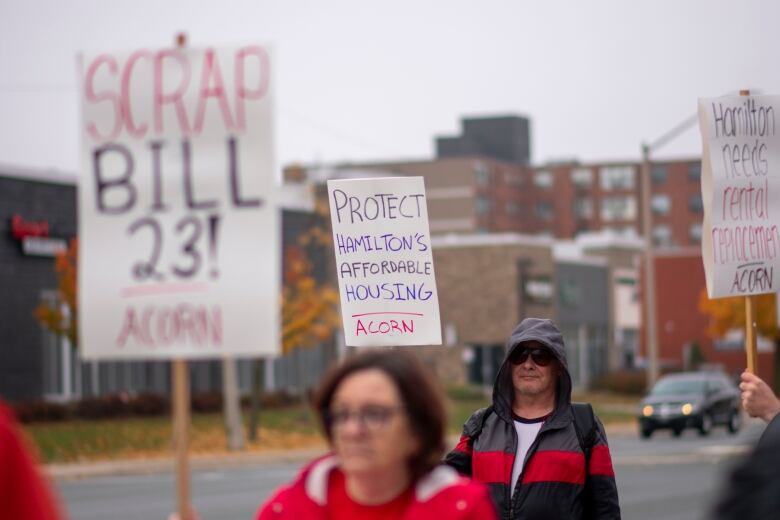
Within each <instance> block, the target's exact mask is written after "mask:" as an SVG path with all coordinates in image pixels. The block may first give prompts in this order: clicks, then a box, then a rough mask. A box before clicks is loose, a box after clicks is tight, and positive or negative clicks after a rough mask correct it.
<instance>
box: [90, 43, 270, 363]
mask: <svg viewBox="0 0 780 520" xmlns="http://www.w3.org/2000/svg"><path fill="white" fill-rule="evenodd" d="M80 80H81V84H80V98H81V108H82V127H81V133H82V160H83V172H82V175H81V178H80V181H79V237H80V241H79V244H80V251H79V319H80V322H79V327H80V338H81V341H80V343H81V353H82V355H83V357H85V358H88V359H115V358H125V359H141V358H200V357H221V356H223V355H227V354H230V355H263V354H272V353H276V351H277V350H278V343H279V335H278V327H279V325H278V320H279V317H278V314H279V295H280V288H279V285H280V253H279V245H278V242H279V237H278V235H279V230H278V227H279V224H278V215H277V211H278V209H277V207H276V204H275V201H274V198H273V197H274V190H275V182H274V175H273V162H272V155H271V153H272V133H271V119H272V113H271V106H272V99H271V93H272V89H271V83H272V81H271V80H272V71H271V56H270V54H269V51H268V49H266V48H264V47H260V46H246V47H241V48H235V49H214V48H200V49H198V48H192V49H190V48H187V49H161V50H146V49H143V50H136V51H134V52H126V53H103V54H95V55H86V56H83V57H82V59H81V77H80Z"/></svg>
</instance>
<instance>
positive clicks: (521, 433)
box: [510, 416, 547, 496]
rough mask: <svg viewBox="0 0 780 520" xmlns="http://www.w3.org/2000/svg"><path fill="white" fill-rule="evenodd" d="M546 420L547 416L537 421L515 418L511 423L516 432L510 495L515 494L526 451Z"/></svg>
mask: <svg viewBox="0 0 780 520" xmlns="http://www.w3.org/2000/svg"><path fill="white" fill-rule="evenodd" d="M546 419H547V416H544V417H539V418H538V419H524V418H522V417H517V416H515V417H514V420H513V421H512V422H513V423H514V425H515V431H516V432H517V453H515V462H514V464H512V495H514V494H515V485H516V484H517V479H518V477H519V476H520V473H522V471H523V464H524V463H525V456H526V455H527V454H528V449H529V448H530V447H531V444H533V443H534V440H535V439H536V436H537V435H538V434H539V430H541V429H542V425H543V424H544V421H545V420H546ZM510 496H511V495H510Z"/></svg>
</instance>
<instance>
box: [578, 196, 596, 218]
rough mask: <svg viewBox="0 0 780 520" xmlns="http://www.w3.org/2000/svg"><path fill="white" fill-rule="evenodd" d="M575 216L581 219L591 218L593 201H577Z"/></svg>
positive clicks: (579, 199)
mask: <svg viewBox="0 0 780 520" xmlns="http://www.w3.org/2000/svg"><path fill="white" fill-rule="evenodd" d="M574 216H575V217H577V218H581V219H587V218H591V217H592V216H593V201H592V200H590V199H588V198H584V197H580V198H578V199H575V200H574Z"/></svg>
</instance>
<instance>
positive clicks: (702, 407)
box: [638, 372, 742, 439]
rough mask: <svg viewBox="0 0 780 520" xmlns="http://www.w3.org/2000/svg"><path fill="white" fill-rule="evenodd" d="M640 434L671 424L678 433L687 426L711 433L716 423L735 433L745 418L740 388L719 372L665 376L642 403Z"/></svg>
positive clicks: (647, 433)
mask: <svg viewBox="0 0 780 520" xmlns="http://www.w3.org/2000/svg"><path fill="white" fill-rule="evenodd" d="M638 415H639V435H640V436H641V437H642V438H643V439H647V438H648V437H650V436H651V435H652V434H653V432H654V431H655V430H658V429H661V428H669V429H671V430H672V435H674V436H675V437H677V436H679V435H680V434H681V433H682V431H683V430H684V429H685V428H697V429H698V430H699V434H700V435H708V434H709V433H710V431H711V430H712V427H713V426H714V425H718V424H722V425H725V426H726V427H727V428H728V430H729V432H731V433H736V432H737V431H738V430H739V428H740V426H741V424H742V422H741V414H740V395H739V389H738V388H737V387H736V385H735V384H734V382H733V381H731V379H729V378H728V377H727V376H726V375H725V374H723V373H720V372H682V373H679V374H670V375H667V376H664V377H662V378H661V379H659V380H658V382H657V383H656V384H655V386H653V389H652V390H650V393H649V394H648V395H646V396H645V397H644V399H642V401H641V402H640V404H639V414H638Z"/></svg>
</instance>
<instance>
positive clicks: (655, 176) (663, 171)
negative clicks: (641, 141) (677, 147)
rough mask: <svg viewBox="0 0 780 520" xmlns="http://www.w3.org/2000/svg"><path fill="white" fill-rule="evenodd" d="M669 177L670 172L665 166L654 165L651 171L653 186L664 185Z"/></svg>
mask: <svg viewBox="0 0 780 520" xmlns="http://www.w3.org/2000/svg"><path fill="white" fill-rule="evenodd" d="M667 177H669V170H668V169H667V168H666V166H665V165H663V164H654V165H653V167H652V168H651V169H650V179H651V180H652V181H653V184H663V183H665V182H666V178H667Z"/></svg>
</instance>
